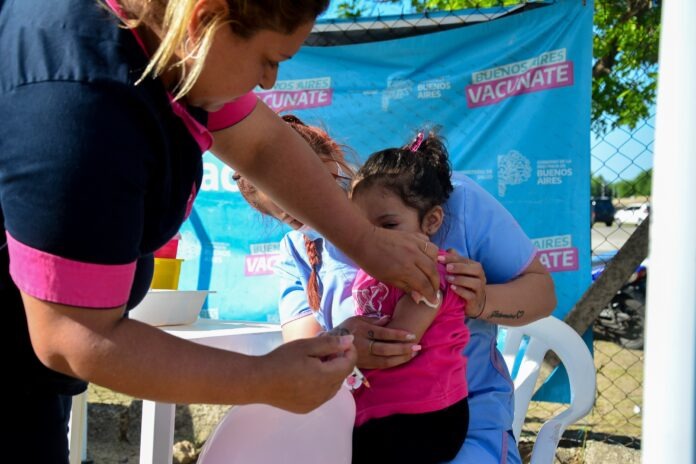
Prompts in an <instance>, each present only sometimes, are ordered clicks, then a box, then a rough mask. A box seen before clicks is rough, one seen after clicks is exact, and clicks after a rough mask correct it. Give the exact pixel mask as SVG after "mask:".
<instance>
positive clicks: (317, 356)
mask: <svg viewBox="0 0 696 464" xmlns="http://www.w3.org/2000/svg"><path fill="white" fill-rule="evenodd" d="M356 359H357V353H356V350H355V347H354V346H353V336H352V335H343V336H333V335H325V336H321V337H314V338H307V339H302V340H295V341H292V342H288V343H285V344H283V345H281V346H279V347H278V348H276V349H275V350H273V351H271V352H270V353H268V354H267V355H265V356H262V357H260V360H261V362H260V363H259V364H258V366H257V368H256V369H255V372H256V373H255V374H254V373H252V374H251V375H252V376H257V375H258V376H259V377H258V378H257V379H256V381H255V382H251V383H250V384H252V385H255V387H254V388H258V389H259V391H258V393H259V395H260V396H261V401H259V402H263V403H267V404H270V405H273V406H276V407H279V408H282V409H285V410H288V411H291V412H295V413H307V412H309V411H311V410H313V409H315V408H317V407H318V406H320V405H321V404H323V403H324V402H326V401H327V400H329V399H331V398H332V397H333V396H334V395H335V394H336V392H337V391H338V389H339V388H340V387H341V385H343V381H344V380H345V379H346V377H348V375H349V374H350V373H351V372H352V371H353V367H354V366H355V361H356Z"/></svg>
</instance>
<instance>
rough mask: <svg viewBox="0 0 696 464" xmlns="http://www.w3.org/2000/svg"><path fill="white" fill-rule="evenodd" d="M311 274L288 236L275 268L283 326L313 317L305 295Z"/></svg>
mask: <svg viewBox="0 0 696 464" xmlns="http://www.w3.org/2000/svg"><path fill="white" fill-rule="evenodd" d="M310 272H311V269H310V266H309V264H308V263H307V261H306V260H305V259H304V255H301V254H300V253H299V252H298V250H297V249H296V248H295V245H294V243H293V242H292V239H291V237H290V234H286V235H285V237H283V240H282V241H281V242H280V256H279V259H278V261H277V262H276V266H275V273H276V275H277V276H278V277H279V279H278V281H279V286H280V287H279V301H278V312H279V313H280V324H281V325H283V324H287V323H288V322H292V321H294V320H296V319H300V318H302V317H306V316H311V315H313V312H312V309H311V308H310V307H309V303H308V302H307V294H306V293H305V286H306V285H307V278H308V276H309V274H310Z"/></svg>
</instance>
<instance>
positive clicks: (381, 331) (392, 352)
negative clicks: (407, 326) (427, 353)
mask: <svg viewBox="0 0 696 464" xmlns="http://www.w3.org/2000/svg"><path fill="white" fill-rule="evenodd" d="M388 322H389V317H387V316H385V317H382V318H379V319H375V318H373V317H365V316H353V317H350V318H348V319H346V320H345V321H343V323H342V324H341V325H339V327H342V328H345V329H348V330H349V331H350V332H351V333H352V334H353V335H354V337H355V340H354V342H353V343H354V344H355V348H356V350H357V352H358V363H357V364H358V367H360V368H364V369H386V368H388V367H394V366H398V365H400V364H403V363H405V362H408V361H410V360H411V359H412V358H413V356H415V355H416V353H417V351H418V349H419V348H420V347H419V346H418V345H416V344H415V343H414V340H415V339H416V336H415V335H414V334H411V333H408V332H407V331H405V330H399V329H390V328H387V327H384V325H385V324H387V323H388Z"/></svg>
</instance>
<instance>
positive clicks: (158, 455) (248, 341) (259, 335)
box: [140, 319, 282, 464]
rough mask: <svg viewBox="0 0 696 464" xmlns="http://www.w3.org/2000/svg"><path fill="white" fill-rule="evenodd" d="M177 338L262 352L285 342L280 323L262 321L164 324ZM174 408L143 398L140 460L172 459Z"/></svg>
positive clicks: (155, 462)
mask: <svg viewBox="0 0 696 464" xmlns="http://www.w3.org/2000/svg"><path fill="white" fill-rule="evenodd" d="M161 329H162V330H164V331H165V332H167V333H169V334H172V335H174V336H176V337H180V338H184V339H186V340H190V341H192V342H196V343H200V344H202V345H207V346H211V347H215V348H220V349H223V350H229V351H236V352H238V353H244V354H251V355H261V354H265V353H268V352H269V351H271V350H272V349H274V348H275V347H277V346H278V345H280V344H281V343H282V336H281V332H280V326H279V325H277V324H266V323H262V322H247V321H243V322H242V321H216V320H211V319H198V321H196V322H194V323H193V324H190V325H180V326H169V327H161ZM174 409H175V405H174V404H171V403H159V402H156V401H146V400H144V401H143V416H142V429H141V432H140V463H141V464H161V463H170V462H172V446H173V442H174Z"/></svg>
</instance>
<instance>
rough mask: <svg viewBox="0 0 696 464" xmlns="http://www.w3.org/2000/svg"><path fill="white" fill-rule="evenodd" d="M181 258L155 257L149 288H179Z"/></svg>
mask: <svg viewBox="0 0 696 464" xmlns="http://www.w3.org/2000/svg"><path fill="white" fill-rule="evenodd" d="M182 261H183V259H176V258H155V272H154V273H153V275H152V283H151V284H150V288H160V289H167V290H176V289H177V288H179V274H180V273H181V262H182Z"/></svg>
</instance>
